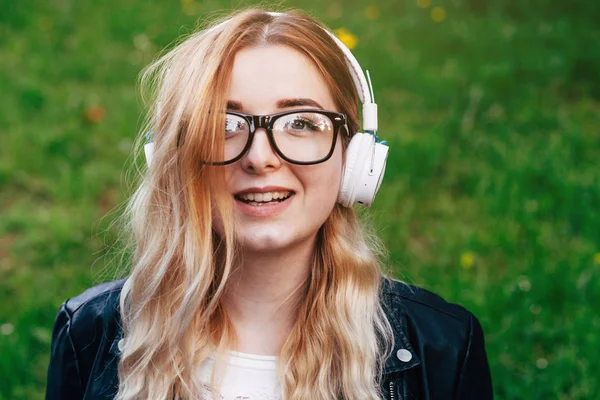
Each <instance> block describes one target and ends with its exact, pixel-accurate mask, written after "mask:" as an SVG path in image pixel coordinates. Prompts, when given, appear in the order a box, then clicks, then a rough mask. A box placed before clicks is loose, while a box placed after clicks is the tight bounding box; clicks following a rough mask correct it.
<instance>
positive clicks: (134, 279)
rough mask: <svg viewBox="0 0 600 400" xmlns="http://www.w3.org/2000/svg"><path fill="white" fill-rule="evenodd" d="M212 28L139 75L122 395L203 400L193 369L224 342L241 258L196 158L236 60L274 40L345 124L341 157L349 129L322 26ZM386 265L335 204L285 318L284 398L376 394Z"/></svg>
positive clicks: (298, 19)
mask: <svg viewBox="0 0 600 400" xmlns="http://www.w3.org/2000/svg"><path fill="white" fill-rule="evenodd" d="M223 21H225V20H222V21H217V22H215V23H214V24H213V25H212V27H211V28H209V29H204V30H199V31H197V32H195V33H193V34H191V35H189V36H188V37H187V38H185V40H182V41H181V42H180V43H179V44H177V45H176V46H175V47H174V48H173V49H171V50H170V51H168V52H167V53H166V54H164V55H163V56H161V57H159V58H158V59H157V60H156V61H154V62H153V63H152V64H150V65H149V66H148V67H146V68H145V70H144V71H143V73H142V75H141V81H140V82H141V85H142V88H149V90H150V92H151V96H152V97H151V101H150V102H149V103H150V104H149V109H150V110H151V111H150V114H149V117H148V119H147V122H146V124H145V127H144V131H148V130H150V131H153V132H154V141H155V154H154V157H153V161H152V164H151V166H150V167H149V168H148V169H147V170H146V171H144V173H143V176H142V181H141V184H140V186H139V187H138V189H137V190H136V192H135V193H134V195H133V196H132V198H131V200H130V202H129V204H128V207H127V211H126V218H127V220H128V221H129V226H130V231H131V243H132V246H133V257H132V267H131V272H130V277H129V279H128V280H127V281H126V284H125V286H124V288H123V291H122V293H121V299H120V302H121V303H120V306H121V317H122V321H123V329H124V338H125V341H124V348H123V352H122V354H121V359H120V362H119V391H118V393H117V399H119V400H125V399H173V398H177V399H197V398H201V397H202V393H204V392H203V389H204V388H202V385H201V383H200V382H198V378H197V376H198V375H199V374H198V371H199V365H200V364H201V363H202V361H204V360H205V359H206V358H207V357H208V356H209V355H210V354H211V353H212V352H214V351H217V354H219V357H220V358H218V359H221V360H222V359H224V358H226V354H227V351H228V350H229V349H232V348H233V344H234V343H235V340H236V334H235V333H234V330H233V327H232V324H231V322H230V320H229V319H228V316H227V314H226V312H225V310H224V307H223V305H222V299H223V295H224V293H225V289H226V287H227V284H228V281H229V280H230V279H229V278H230V276H231V274H232V271H233V268H234V266H235V265H236V262H237V261H239V258H238V257H239V256H238V254H240V251H239V250H240V249H239V248H236V242H235V232H234V221H233V217H232V211H231V207H232V199H231V195H229V194H228V193H227V191H226V188H225V187H224V185H225V184H224V182H225V179H224V175H223V168H222V167H218V166H211V165H210V164H209V163H203V162H199V160H210V159H211V157H212V156H213V155H214V154H219V151H222V146H223V134H222V127H223V126H224V116H223V112H220V111H222V110H225V109H226V103H227V98H226V94H227V93H228V89H229V84H230V80H231V70H232V65H233V59H234V56H235V54H236V52H237V51H239V50H240V49H242V48H247V47H252V46H262V45H285V46H289V47H291V48H293V49H295V50H296V51H298V52H300V53H302V54H303V55H305V56H307V57H308V58H309V59H310V60H311V61H312V62H313V63H314V65H315V66H316V67H317V69H318V71H319V72H320V73H321V74H322V76H323V78H324V81H325V82H326V84H327V86H328V87H329V90H330V93H331V95H332V98H333V99H334V101H335V104H336V106H337V107H338V109H339V110H340V111H341V112H343V113H345V114H346V116H347V117H348V129H349V131H350V132H343V133H344V134H343V139H342V143H343V149H344V150H343V154H344V155H345V149H346V147H347V145H348V143H349V140H350V136H351V135H352V134H353V133H354V132H356V131H357V129H358V127H359V124H358V100H357V92H356V88H355V87H354V84H353V81H352V77H351V75H350V72H349V70H348V67H347V65H346V61H345V58H344V55H343V53H342V51H341V50H340V49H339V48H338V47H337V45H336V44H335V42H334V41H333V40H332V38H331V37H329V35H328V34H327V32H325V31H324V30H323V26H322V25H320V24H319V23H317V22H316V21H315V20H313V19H312V18H310V17H308V16H306V15H305V14H304V13H302V12H299V11H288V12H286V13H284V14H283V15H279V16H273V15H270V14H268V13H266V12H265V11H263V10H257V9H251V10H245V11H240V12H238V13H236V14H234V15H233V16H230V19H229V18H228V20H227V21H226V22H223ZM140 140H141V139H140ZM215 217H218V218H219V219H220V221H221V223H222V224H223V234H221V235H217V234H216V233H215V230H214V227H213V221H214V220H215ZM383 256H384V248H383V246H382V245H381V242H380V241H379V239H378V238H377V237H376V235H374V234H373V233H370V231H369V230H368V229H366V228H365V226H363V225H362V224H361V223H360V222H359V219H358V216H357V214H356V212H355V210H354V209H353V208H345V207H343V206H341V205H339V204H336V205H335V207H334V209H333V211H332V212H331V214H330V215H329V217H328V219H327V220H326V222H325V223H324V225H323V226H322V227H321V228H320V230H319V232H318V235H317V245H316V250H315V252H314V254H313V257H312V265H311V271H310V274H309V278H308V281H307V282H306V283H305V285H304V289H303V290H304V291H305V292H304V295H303V297H302V299H301V300H300V304H298V306H297V308H296V312H297V316H296V323H295V325H294V326H293V327H292V330H291V332H290V334H289V336H288V337H287V339H286V340H285V342H284V344H283V347H282V349H281V352H280V354H279V357H278V376H279V380H280V382H281V387H282V395H283V398H284V399H289V400H292V399H294V400H295V399H307V398H310V399H335V398H344V399H348V400H351V399H356V400H359V399H360V400H364V399H377V398H379V386H378V384H379V379H380V377H381V371H382V366H383V363H384V360H385V357H386V355H387V353H388V351H389V349H390V348H391V346H392V343H391V341H392V333H391V328H390V325H389V322H388V321H387V319H386V317H385V314H384V312H383V310H382V308H381V305H380V302H379V290H380V282H381V277H382V269H381V263H382V259H383V258H382V257H383ZM218 371H219V368H218V367H217V368H215V372H214V373H216V372H218ZM215 381H218V379H217V380H215V377H214V375H213V382H215Z"/></svg>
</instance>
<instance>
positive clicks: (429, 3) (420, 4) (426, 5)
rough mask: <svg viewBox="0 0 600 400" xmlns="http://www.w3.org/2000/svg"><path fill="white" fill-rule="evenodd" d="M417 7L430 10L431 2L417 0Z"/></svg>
mask: <svg viewBox="0 0 600 400" xmlns="http://www.w3.org/2000/svg"><path fill="white" fill-rule="evenodd" d="M417 5H418V6H419V7H421V8H429V6H430V5H431V0H417Z"/></svg>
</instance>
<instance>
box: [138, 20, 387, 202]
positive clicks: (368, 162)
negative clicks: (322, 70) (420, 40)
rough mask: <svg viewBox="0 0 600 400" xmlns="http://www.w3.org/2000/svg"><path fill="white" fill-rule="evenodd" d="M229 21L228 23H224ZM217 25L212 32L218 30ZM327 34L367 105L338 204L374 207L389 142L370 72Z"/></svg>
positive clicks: (149, 146) (150, 148)
mask: <svg viewBox="0 0 600 400" xmlns="http://www.w3.org/2000/svg"><path fill="white" fill-rule="evenodd" d="M268 14H270V15H273V16H278V15H281V14H282V13H278V12H269V13H268ZM227 22H228V21H224V22H222V23H221V24H225V23H227ZM221 24H219V25H221ZM219 25H217V26H219ZM217 26H215V27H213V28H212V29H215V28H216V27H217ZM325 32H327V33H328V34H329V36H331V38H332V39H333V40H334V41H335V43H336V44H337V45H338V47H339V48H340V49H341V50H342V51H343V53H344V56H345V57H346V63H347V64H348V67H349V68H350V74H351V75H352V80H353V81H354V86H355V87H356V90H357V91H358V97H359V99H360V101H361V103H362V105H363V109H362V111H363V112H362V119H363V123H362V129H363V131H364V132H366V133H363V132H357V133H355V134H354V136H352V140H350V144H349V145H348V148H347V149H346V161H345V163H344V171H343V175H342V183H341V185H340V191H339V193H338V199H337V202H338V203H340V204H342V205H343V206H345V207H350V206H352V205H354V204H362V205H363V206H366V207H370V206H371V204H372V203H373V200H374V199H375V194H376V193H377V190H379V186H381V181H382V179H383V174H384V172H385V164H386V160H387V156H388V150H389V147H388V146H386V144H385V141H384V142H379V141H378V138H377V135H376V132H377V104H375V99H374V96H373V86H372V85H371V77H370V75H369V71H367V76H366V77H365V74H364V73H363V70H362V68H361V66H360V64H359V63H358V61H357V60H356V58H355V57H354V55H352V53H351V52H350V49H348V47H346V45H345V44H344V43H342V41H341V40H339V39H338V38H337V37H336V36H335V35H334V34H332V33H331V32H329V31H328V30H326V29H325ZM150 140H151V139H150V138H148V142H147V143H146V144H145V145H144V153H145V154H146V163H147V164H148V165H150V161H151V160H152V156H153V154H154V143H153V142H152V141H150Z"/></svg>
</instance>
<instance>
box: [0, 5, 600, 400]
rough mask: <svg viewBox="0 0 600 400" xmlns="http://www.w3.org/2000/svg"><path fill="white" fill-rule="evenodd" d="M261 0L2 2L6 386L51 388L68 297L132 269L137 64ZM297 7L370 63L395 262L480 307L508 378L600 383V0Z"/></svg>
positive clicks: (1, 284) (1, 250) (576, 395)
mask: <svg viewBox="0 0 600 400" xmlns="http://www.w3.org/2000/svg"><path fill="white" fill-rule="evenodd" d="M251 4H253V3H252V2H243V3H237V2H227V1H224V0H222V1H216V0H208V1H203V2H195V1H193V0H184V1H156V2H148V1H141V0H128V1H117V0H105V1H102V2H100V1H91V0H78V1H74V0H46V1H37V0H26V1H10V0H0V92H1V96H0V399H40V398H42V397H43V393H44V388H45V381H46V368H47V363H48V359H49V346H50V340H51V329H52V325H53V322H54V318H55V315H56V312H57V309H58V307H59V305H60V303H61V302H62V301H63V300H64V299H66V298H67V297H71V296H74V295H75V294H77V293H79V292H81V291H82V290H83V289H85V288H86V287H89V286H91V285H93V284H97V283H99V282H101V281H104V280H110V279H111V278H112V276H114V274H113V273H112V271H113V270H114V269H115V266H116V265H115V264H116V262H114V260H113V259H112V258H111V257H110V256H107V255H106V254H107V248H108V247H109V246H110V245H111V244H112V243H114V241H115V239H116V236H117V231H116V230H115V228H114V227H111V225H110V223H111V221H112V220H113V219H114V217H115V215H116V214H115V212H114V211H113V212H111V210H114V209H115V207H117V206H118V205H119V204H120V203H121V202H122V201H123V200H124V199H125V196H126V194H127V193H128V190H129V189H128V188H127V185H126V184H125V179H124V177H125V171H126V170H127V169H128V168H129V166H130V164H131V162H132V158H131V157H130V154H131V152H132V145H133V139H134V136H135V134H136V133H137V131H138V129H139V124H140V121H141V118H140V115H141V113H142V111H143V110H142V109H141V102H140V100H139V96H138V93H137V89H136V76H137V74H138V72H139V71H140V69H141V68H142V67H143V66H144V65H145V64H147V63H148V62H150V61H151V60H152V58H153V57H154V56H155V55H156V54H157V53H158V51H159V50H160V49H162V48H164V47H165V46H167V45H168V44H169V43H171V42H173V41H174V40H175V39H176V38H177V37H179V36H181V35H183V34H186V33H188V32H190V31H191V30H192V29H193V27H194V25H195V22H196V21H197V20H198V19H199V18H200V19H204V18H206V17H207V16H210V15H214V13H215V12H216V11H227V10H230V9H231V8H235V7H238V6H248V5H251ZM263 4H264V3H263ZM281 5H283V6H284V7H287V6H291V7H301V8H303V9H305V10H307V11H309V12H311V13H312V14H313V15H314V16H316V17H318V18H319V19H321V20H322V21H324V22H325V23H326V24H327V25H328V26H330V27H331V28H332V29H341V28H343V29H342V30H340V31H338V34H339V35H340V36H344V40H346V41H347V42H348V43H349V44H352V42H355V43H354V45H355V47H354V49H353V51H354V53H355V55H356V56H357V58H358V59H359V61H360V62H361V64H362V66H363V67H364V68H366V69H369V70H370V72H371V75H372V77H373V83H374V88H375V97H376V100H377V103H378V104H379V109H380V136H381V137H382V138H383V139H387V140H388V142H389V144H390V148H391V154H390V158H389V160H388V167H387V172H386V178H385V180H384V182H383V186H382V188H381V191H380V194H379V196H378V198H377V201H376V202H375V204H374V206H373V208H372V210H371V211H370V214H372V216H373V218H374V220H375V222H376V224H377V226H378V228H379V230H380V232H381V235H382V236H383V237H384V239H385V241H386V242H387V244H388V246H389V249H390V254H391V262H392V263H393V265H394V269H395V271H396V274H397V276H398V277H399V278H401V279H404V280H406V281H408V282H411V283H414V284H417V285H420V286H422V287H425V288H427V289H430V290H433V291H435V292H437V293H439V294H440V295H442V296H443V297H445V298H446V299H447V300H449V301H452V302H458V303H460V304H462V305H464V306H466V307H467V308H468V309H470V310H471V311H473V312H474V313H475V314H476V315H477V316H478V317H479V319H480V320H481V322H482V325H483V327H484V330H485V333H486V341H487V348H488V354H489V359H490V362H491V367H492V374H493V378H494V386H495V393H496V396H497V398H499V399H599V398H600V379H599V378H600V335H599V334H598V332H599V330H600V311H599V309H600V280H599V278H600V233H599V232H600V172H599V169H598V167H597V162H598V159H599V158H600V130H599V128H600V102H599V101H600V79H599V78H598V76H599V74H600V24H599V23H598V21H599V20H600V2H598V1H596V0H587V1H586V0H570V1H562V2H556V1H549V0H530V1H526V2H518V1H510V0H495V1H494V0H488V1H483V0H453V1H449V0H445V1H444V0H396V1H378V2H375V3H370V2H359V1H355V0H353V1H343V2H342V1H339V0H331V1H327V2H323V1H316V0H307V1H304V2H299V1H290V2H284V3H281Z"/></svg>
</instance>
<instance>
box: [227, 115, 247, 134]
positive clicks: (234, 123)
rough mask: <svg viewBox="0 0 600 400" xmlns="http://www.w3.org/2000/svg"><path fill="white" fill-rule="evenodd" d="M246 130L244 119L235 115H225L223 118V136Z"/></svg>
mask: <svg viewBox="0 0 600 400" xmlns="http://www.w3.org/2000/svg"><path fill="white" fill-rule="evenodd" d="M247 130H248V124H247V123H246V120H244V119H243V118H241V117H239V116H237V115H227V116H226V118H225V137H226V138H229V137H231V136H234V135H236V134H239V133H245V132H246V131H247Z"/></svg>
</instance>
